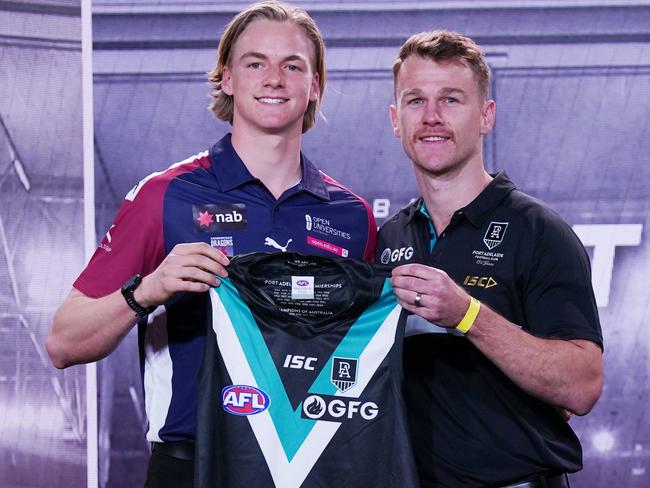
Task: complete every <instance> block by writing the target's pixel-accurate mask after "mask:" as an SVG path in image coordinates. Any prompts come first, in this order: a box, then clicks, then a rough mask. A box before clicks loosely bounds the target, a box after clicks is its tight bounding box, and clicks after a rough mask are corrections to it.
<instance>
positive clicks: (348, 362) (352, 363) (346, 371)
mask: <svg viewBox="0 0 650 488" xmlns="http://www.w3.org/2000/svg"><path fill="white" fill-rule="evenodd" d="M358 364H359V360H358V359H352V358H337V357H336V356H335V357H333V358H332V376H331V381H332V384H333V385H334V386H336V389H337V390H339V391H340V392H344V391H346V390H349V389H350V388H352V387H353V386H354V385H356V384H357V366H358Z"/></svg>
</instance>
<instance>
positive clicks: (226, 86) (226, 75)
mask: <svg viewBox="0 0 650 488" xmlns="http://www.w3.org/2000/svg"><path fill="white" fill-rule="evenodd" d="M221 91H222V92H224V93H225V94H226V95H230V96H232V93H233V91H232V74H231V73H230V69H229V68H228V66H224V67H223V73H222V74H221Z"/></svg>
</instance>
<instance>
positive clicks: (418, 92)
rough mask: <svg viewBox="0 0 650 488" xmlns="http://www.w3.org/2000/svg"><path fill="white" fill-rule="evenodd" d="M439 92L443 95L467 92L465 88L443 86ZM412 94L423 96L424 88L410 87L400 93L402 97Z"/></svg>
mask: <svg viewBox="0 0 650 488" xmlns="http://www.w3.org/2000/svg"><path fill="white" fill-rule="evenodd" d="M439 93H440V94H441V95H443V96H447V95H452V94H459V95H465V94H466V92H465V90H463V89H461V88H452V87H445V88H442V89H440V92H439ZM412 96H415V97H419V96H422V90H421V89H420V88H410V89H408V90H406V91H405V92H403V93H401V94H399V97H400V99H402V98H406V97H412Z"/></svg>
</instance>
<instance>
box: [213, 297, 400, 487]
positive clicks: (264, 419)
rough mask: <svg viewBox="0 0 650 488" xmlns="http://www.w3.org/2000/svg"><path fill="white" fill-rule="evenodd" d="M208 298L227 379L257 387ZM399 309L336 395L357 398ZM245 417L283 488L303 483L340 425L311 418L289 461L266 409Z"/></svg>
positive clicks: (388, 343) (391, 335) (227, 322)
mask: <svg viewBox="0 0 650 488" xmlns="http://www.w3.org/2000/svg"><path fill="white" fill-rule="evenodd" d="M210 300H211V302H212V327H213V330H214V333H215V335H216V338H217V344H218V346H219V353H220V354H221V356H222V358H223V360H224V363H225V365H226V368H227V370H228V374H229V375H230V379H231V380H232V382H233V384H239V385H249V386H254V387H256V388H259V385H258V383H257V381H256V379H255V377H254V375H253V372H252V370H251V367H250V365H249V362H248V359H247V357H246V355H245V354H244V350H243V348H242V346H241V343H240V341H239V339H238V337H237V332H236V331H235V328H234V326H233V324H232V321H231V319H230V316H229V315H228V312H227V311H226V309H225V307H224V306H223V304H222V302H221V299H220V298H219V295H218V292H217V291H215V290H214V289H211V290H210ZM401 310H402V308H401V307H400V306H399V305H396V306H395V307H394V308H393V309H392V310H391V311H390V313H389V314H388V315H387V317H386V318H385V319H384V321H383V323H382V324H381V325H380V326H379V328H378V329H377V332H376V333H375V335H374V336H373V337H372V338H371V339H370V341H369V342H368V344H367V346H366V347H365V349H364V350H363V352H362V353H361V355H360V356H359V364H360V365H362V367H360V368H359V377H358V379H357V384H356V385H355V386H354V387H353V388H350V389H349V390H346V391H345V392H340V391H337V392H336V393H335V395H336V396H342V397H352V398H356V397H359V396H360V395H361V393H362V392H363V391H364V389H365V387H366V386H367V385H368V383H369V382H370V379H371V378H372V376H373V375H374V373H375V372H376V371H377V369H378V368H379V366H380V365H381V363H382V362H383V360H384V358H385V357H386V355H387V354H388V353H389V351H390V349H391V348H392V347H393V344H394V341H395V333H396V330H397V324H398V322H399V316H400V313H401ZM251 320H252V318H251ZM352 327H354V325H353V326H352ZM271 403H273V398H271ZM287 403H288V400H287ZM301 408H302V403H301V404H300V405H299V406H298V410H300V409H301ZM292 413H294V412H292ZM247 418H248V421H249V423H250V426H251V428H252V430H253V433H254V435H255V438H256V439H257V442H258V444H259V446H260V448H261V450H262V453H263V454H264V459H265V460H266V464H267V466H268V468H269V470H270V472H271V476H272V478H273V481H274V483H275V485H276V486H278V487H282V488H298V487H299V486H300V485H301V484H302V483H303V482H304V480H305V479H306V478H307V475H308V474H309V472H310V471H311V469H312V468H313V466H314V464H316V461H317V460H318V458H319V457H320V455H321V454H322V453H323V451H324V450H325V448H326V447H327V445H328V444H329V442H330V440H331V439H332V437H334V434H335V433H336V431H337V430H338V429H339V427H340V426H341V423H339V422H328V421H321V420H316V421H311V422H314V426H313V428H312V429H311V430H310V431H309V433H308V434H307V435H306V437H305V439H304V440H303V442H302V443H301V445H300V447H299V448H298V450H297V451H296V453H295V455H294V456H293V457H292V459H291V460H289V459H288V458H287V455H286V453H285V448H284V446H283V444H282V441H281V439H280V436H279V434H278V430H277V429H276V427H275V425H274V421H273V418H272V416H271V413H270V412H269V410H268V409H267V410H265V411H263V412H261V413H258V414H256V415H249V416H248V417H247Z"/></svg>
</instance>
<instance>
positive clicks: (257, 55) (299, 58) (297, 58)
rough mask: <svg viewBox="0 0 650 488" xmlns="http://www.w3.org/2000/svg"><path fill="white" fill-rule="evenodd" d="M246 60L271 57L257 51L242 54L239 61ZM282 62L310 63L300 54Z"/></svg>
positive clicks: (290, 56) (287, 57)
mask: <svg viewBox="0 0 650 488" xmlns="http://www.w3.org/2000/svg"><path fill="white" fill-rule="evenodd" d="M244 58H256V59H268V58H269V57H268V56H267V55H266V54H262V53H260V52H257V51H248V52H245V53H244V54H242V55H241V56H240V57H239V59H244ZM282 61H285V62H286V61H302V62H304V63H308V61H307V60H306V59H305V57H304V56H301V55H299V54H290V55H289V56H286V57H284V58H282Z"/></svg>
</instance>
